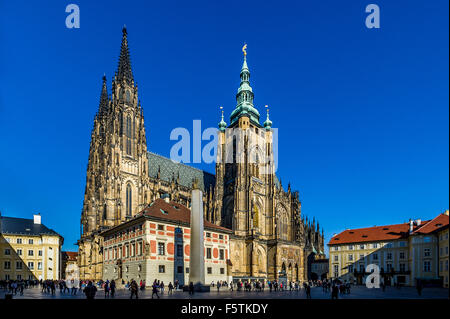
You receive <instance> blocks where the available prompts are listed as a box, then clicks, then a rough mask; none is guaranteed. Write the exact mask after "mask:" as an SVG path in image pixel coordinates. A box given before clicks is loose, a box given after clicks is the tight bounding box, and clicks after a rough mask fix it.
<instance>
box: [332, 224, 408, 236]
mask: <svg viewBox="0 0 450 319" xmlns="http://www.w3.org/2000/svg"><path fill="white" fill-rule="evenodd" d="M407 224H408V223H399V224H389V225H380V226H371V227H361V228H348V229H345V230H343V231H341V232H340V233H339V234H342V233H343V232H346V231H353V230H364V229H373V228H380V227H389V226H400V225H407ZM339 234H336V235H334V236H333V237H335V236H337V235H339Z"/></svg>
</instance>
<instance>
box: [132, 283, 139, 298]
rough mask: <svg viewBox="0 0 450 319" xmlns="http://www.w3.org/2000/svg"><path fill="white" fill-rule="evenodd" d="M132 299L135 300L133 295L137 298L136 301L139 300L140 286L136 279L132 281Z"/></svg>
mask: <svg viewBox="0 0 450 319" xmlns="http://www.w3.org/2000/svg"><path fill="white" fill-rule="evenodd" d="M130 292H131V295H130V299H133V295H135V296H136V299H138V284H137V282H136V281H135V280H134V279H131V283H130Z"/></svg>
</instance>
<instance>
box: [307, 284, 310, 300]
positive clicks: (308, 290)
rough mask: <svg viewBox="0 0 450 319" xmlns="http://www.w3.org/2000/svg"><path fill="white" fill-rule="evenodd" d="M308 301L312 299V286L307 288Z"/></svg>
mask: <svg viewBox="0 0 450 319" xmlns="http://www.w3.org/2000/svg"><path fill="white" fill-rule="evenodd" d="M306 299H311V286H310V285H307V286H306Z"/></svg>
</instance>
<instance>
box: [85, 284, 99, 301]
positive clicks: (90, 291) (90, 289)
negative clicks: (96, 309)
mask: <svg viewBox="0 0 450 319" xmlns="http://www.w3.org/2000/svg"><path fill="white" fill-rule="evenodd" d="M96 292H97V287H95V286H94V285H93V284H92V282H91V281H89V282H88V284H87V286H86V288H84V294H85V295H86V298H87V299H89V300H93V299H94V298H95V293H96Z"/></svg>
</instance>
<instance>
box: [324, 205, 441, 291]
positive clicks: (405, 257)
mask: <svg viewBox="0 0 450 319" xmlns="http://www.w3.org/2000/svg"><path fill="white" fill-rule="evenodd" d="M448 227H449V216H448V210H447V211H446V212H445V213H443V214H439V215H438V216H436V217H435V218H433V219H432V220H427V221H422V220H420V219H418V220H415V221H413V220H411V221H410V222H409V223H403V224H396V225H385V226H375V227H368V228H359V229H347V230H345V231H343V232H341V233H339V234H337V235H335V236H333V237H332V238H331V239H330V242H329V243H328V246H329V247H330V259H329V271H330V274H329V276H330V278H333V279H341V280H345V281H348V282H353V283H356V284H365V281H366V278H367V276H368V275H369V274H370V271H367V266H368V265H371V264H372V265H376V266H377V267H378V269H379V271H380V275H381V278H382V281H383V282H384V284H385V285H388V286H391V285H395V284H400V285H406V286H415V285H416V284H417V283H418V282H420V283H422V284H434V285H440V286H444V287H448V258H449V255H448V243H449V241H448Z"/></svg>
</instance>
